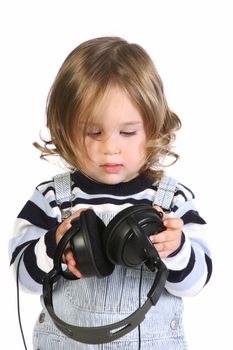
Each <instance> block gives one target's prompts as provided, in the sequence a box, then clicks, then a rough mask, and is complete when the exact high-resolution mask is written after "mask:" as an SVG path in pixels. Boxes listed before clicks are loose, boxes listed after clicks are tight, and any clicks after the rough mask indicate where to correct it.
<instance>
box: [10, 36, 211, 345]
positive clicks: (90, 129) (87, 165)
mask: <svg viewBox="0 0 233 350" xmlns="http://www.w3.org/2000/svg"><path fill="white" fill-rule="evenodd" d="M47 126H48V129H49V131H50V136H51V139H49V140H44V145H43V146H40V145H39V144H37V143H35V146H36V147H37V148H39V149H40V151H41V152H42V158H44V157H47V156H49V155H59V156H60V157H61V158H62V159H63V160H64V161H65V163H66V164H67V165H68V166H69V169H70V173H71V180H72V183H71V188H72V212H71V215H70V216H69V217H68V218H65V219H63V218H62V212H61V209H62V208H63V209H64V208H66V206H67V203H66V202H64V203H62V205H60V204H59V203H58V202H57V199H56V193H55V188H54V181H53V179H51V180H49V181H46V182H43V183H41V184H40V185H38V186H37V187H36V189H35V191H34V193H33V195H32V197H31V198H30V199H29V201H28V202H27V203H26V204H25V206H24V207H23V209H22V211H21V212H20V213H19V215H18V217H17V221H16V226H15V236H14V238H12V239H11V241H10V245H9V246H10V252H11V261H12V263H14V264H15V265H16V266H17V263H18V261H19V259H20V256H21V255H22V254H23V256H22V259H21V261H20V265H19V279H20V282H21V284H23V285H24V286H25V287H26V288H27V289H29V290H30V291H32V292H36V293H42V284H43V278H44V276H45V275H46V274H47V273H48V272H49V271H50V270H51V269H52V267H53V257H54V253H55V250H56V246H57V244H58V242H59V241H60V239H61V237H62V236H63V235H64V233H65V232H66V231H67V230H68V229H69V228H70V227H71V221H72V220H73V219H74V218H76V217H78V216H79V215H80V213H81V212H82V211H83V210H86V209H87V208H91V209H92V210H93V211H94V212H95V214H96V215H97V216H98V217H99V218H100V219H101V220H102V221H103V222H104V224H105V225H108V223H109V222H110V221H111V220H112V219H113V217H115V215H116V214H117V213H119V212H120V211H122V210H123V209H125V208H127V207H130V206H134V205H138V204H147V205H151V206H152V205H153V203H154V199H155V196H156V193H157V191H158V184H159V182H160V180H161V178H162V177H163V175H164V170H163V166H162V164H163V163H164V159H165V158H166V159H168V160H170V161H171V162H170V163H174V162H175V161H176V160H177V159H178V155H177V154H176V153H174V152H172V150H171V147H172V144H173V141H174V139H175V133H176V131H177V130H178V129H179V128H180V126H181V122H180V120H179V118H178V117H177V115H176V114H175V113H173V112H172V111H171V110H170V109H169V107H168V104H167V101H166V98H165V95H164V91H163V84H162V81H161V79H160V77H159V75H158V72H157V71H156V68H155V66H154V64H153V62H152V60H151V59H150V57H149V56H148V54H147V53H146V52H145V50H144V49H143V48H142V47H140V46H139V45H136V44H130V43H128V42H127V41H125V40H123V39H121V38H118V37H101V38H96V39H92V40H89V41H86V42H84V43H82V44H81V45H79V46H78V47H77V48H75V49H74V50H73V51H72V52H71V53H70V54H69V55H68V57H67V58H66V59H65V61H64V63H63V64H62V66H61V68H60V70H59V72H58V74H57V77H56V79H55V81H54V84H53V86H52V88H51V91H50V94H49V97H48V103H47ZM157 209H159V210H160V211H162V209H163V208H158V207H157ZM170 212H171V213H172V215H164V219H163V224H164V226H165V228H166V229H165V230H164V231H162V232H161V233H159V234H152V235H151V236H150V240H151V242H152V243H153V245H154V247H155V248H156V250H157V252H158V254H159V256H160V258H161V259H162V260H163V262H164V263H165V265H166V266H167V269H168V271H169V274H168V278H167V281H166V284H165V288H164V291H163V293H162V295H161V297H160V299H159V301H158V303H157V305H156V306H155V307H152V308H151V309H150V310H149V312H148V313H147V315H146V318H145V320H144V321H143V322H142V323H141V325H140V326H139V327H138V328H136V329H134V330H133V331H131V332H130V333H128V334H126V335H125V336H123V337H121V338H119V339H117V340H114V341H112V342H109V343H105V344H99V345H91V344H90V345H89V344H83V343H81V342H78V341H75V340H72V339H70V338H69V337H66V336H65V335H64V334H63V333H61V332H60V331H59V330H58V329H57V328H56V326H55V325H54V323H53V321H52V320H51V318H50V316H49V314H48V312H47V310H46V308H45V307H44V306H43V305H42V307H43V310H42V312H41V314H40V315H39V317H38V320H37V322H36V325H35V328H34V334H33V349H35V350H45V349H47V350H52V349H54V350H58V349H60V350H61V349H65V350H68V349H70V350H71V349H72V350H78V349H83V350H84V349H94V350H95V349H117V350H119V349H123V350H136V349H137V350H138V349H144V350H146V349H147V350H152V349H153V350H155V349H166V350H170V349H173V350H174V349H177V350H178V349H179V350H181V349H182V350H183V349H187V344H186V340H185V337H184V330H183V324H182V314H183V304H182V298H183V297H186V296H193V295H195V294H197V293H199V292H200V291H201V290H202V288H203V287H204V286H205V285H206V283H207V282H208V281H209V279H210V276H211V271H212V264H211V257H210V251H209V248H208V246H207V243H206V239H205V230H206V223H205V221H204V219H203V218H202V217H201V216H200V215H199V213H198V211H197V210H196V208H195V203H194V194H193V193H192V191H191V190H190V189H188V188H187V187H186V186H184V185H182V184H180V183H178V185H177V188H176V191H175V193H174V197H173V200H172V204H171V206H170ZM64 259H65V261H66V264H67V266H68V268H69V270H70V271H71V272H72V273H73V274H74V276H75V277H77V278H78V279H77V280H76V281H70V280H68V279H65V278H60V279H59V280H58V281H57V283H56V287H55V289H54V292H53V293H54V294H53V304H54V308H55V309H56V313H57V314H58V315H59V317H60V318H61V319H62V320H64V321H66V322H67V323H69V324H74V325H79V326H86V327H91V326H92V327H93V326H99V325H103V324H111V323H114V322H117V321H119V320H121V319H123V318H125V317H126V316H127V315H129V314H131V313H132V312H133V311H134V310H136V309H137V308H138V306H139V304H141V303H143V301H144V300H145V299H146V297H147V293H148V291H149V289H150V287H151V284H152V283H153V280H154V273H152V272H151V271H150V270H149V269H147V268H146V266H143V267H140V266H139V267H136V268H126V267H124V266H120V265H117V266H115V269H114V271H113V273H112V274H110V275H109V276H107V277H105V278H98V277H87V278H85V275H83V274H82V273H81V271H80V270H79V267H78V264H76V261H75V259H74V257H73V254H72V249H71V248H69V249H67V250H66V252H65V255H64ZM42 304H43V303H42Z"/></svg>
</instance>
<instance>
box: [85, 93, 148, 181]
mask: <svg viewBox="0 0 233 350" xmlns="http://www.w3.org/2000/svg"><path fill="white" fill-rule="evenodd" d="M96 119H97V120H98V122H96V123H95V124H91V125H88V127H87V134H86V136H85V145H86V148H87V153H88V155H89V158H90V159H81V163H82V170H83V172H84V173H86V174H87V175H88V176H90V177H91V178H93V179H94V180H96V181H98V182H102V183H106V184H117V183H120V182H126V181H129V180H131V179H133V178H134V177H136V176H137V175H138V174H139V170H140V169H141V167H142V166H143V164H144V162H145V158H146V148H145V144H146V132H145V129H144V125H143V119H142V116H141V114H140V112H139V111H138V109H137V108H136V107H135V106H134V104H133V103H132V102H131V100H130V99H129V97H128V96H127V95H126V94H125V93H124V92H123V91H122V90H120V89H119V88H117V87H112V88H111V89H110V90H109V92H108V93H107V95H106V96H105V97H104V100H103V102H102V103H101V105H100V108H99V109H98V115H97V118H96Z"/></svg>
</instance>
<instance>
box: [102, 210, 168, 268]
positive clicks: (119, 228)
mask: <svg viewBox="0 0 233 350" xmlns="http://www.w3.org/2000/svg"><path fill="white" fill-rule="evenodd" d="M163 230H165V227H164V225H163V223H162V220H161V216H160V214H159V213H158V212H157V211H156V210H155V209H154V208H152V207H151V206H149V205H136V206H132V207H128V208H126V209H124V210H122V211H121V212H120V213H118V214H117V215H116V216H115V217H114V218H113V219H112V220H111V222H110V223H109V225H108V226H107V228H106V233H105V250H106V254H107V257H108V259H109V260H110V261H112V262H113V263H114V264H120V265H124V266H126V267H134V266H138V265H140V264H142V263H144V262H145V263H146V262H147V261H148V260H150V261H156V260H157V259H158V253H157V251H156V249H155V248H154V246H153V244H152V243H151V241H150V239H149V236H150V235H151V234H155V233H159V232H161V231H163Z"/></svg>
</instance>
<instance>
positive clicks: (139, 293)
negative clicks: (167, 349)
mask: <svg viewBox="0 0 233 350" xmlns="http://www.w3.org/2000/svg"><path fill="white" fill-rule="evenodd" d="M142 272H143V265H141V270H140V280H139V288H138V306H139V308H140V307H141V296H142V295H141V294H142ZM140 349H141V325H140V324H139V325H138V350H140Z"/></svg>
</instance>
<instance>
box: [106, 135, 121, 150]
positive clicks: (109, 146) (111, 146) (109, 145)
mask: <svg viewBox="0 0 233 350" xmlns="http://www.w3.org/2000/svg"><path fill="white" fill-rule="evenodd" d="M103 146H104V154H109V155H112V154H119V153H120V143H119V140H118V139H117V137H116V136H114V135H111V136H109V137H107V138H106V139H105V140H104V145H103Z"/></svg>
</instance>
